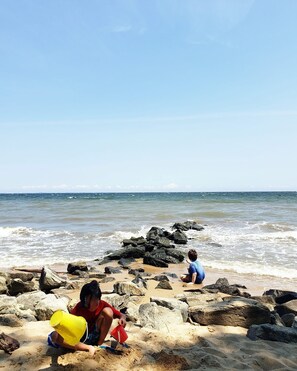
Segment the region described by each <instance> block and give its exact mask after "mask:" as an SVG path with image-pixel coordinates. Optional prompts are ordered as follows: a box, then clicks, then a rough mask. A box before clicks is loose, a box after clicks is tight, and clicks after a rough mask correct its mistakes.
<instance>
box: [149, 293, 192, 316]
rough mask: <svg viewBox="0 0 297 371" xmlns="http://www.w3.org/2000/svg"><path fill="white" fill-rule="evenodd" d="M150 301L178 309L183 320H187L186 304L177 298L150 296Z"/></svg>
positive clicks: (171, 308)
mask: <svg viewBox="0 0 297 371" xmlns="http://www.w3.org/2000/svg"><path fill="white" fill-rule="evenodd" d="M150 302H151V303H156V304H157V305H159V306H162V307H165V308H168V309H170V310H175V311H180V312H181V315H182V317H183V321H184V322H187V319H188V308H189V306H188V304H186V303H184V302H182V301H180V300H178V299H171V298H170V299H169V298H159V297H151V298H150Z"/></svg>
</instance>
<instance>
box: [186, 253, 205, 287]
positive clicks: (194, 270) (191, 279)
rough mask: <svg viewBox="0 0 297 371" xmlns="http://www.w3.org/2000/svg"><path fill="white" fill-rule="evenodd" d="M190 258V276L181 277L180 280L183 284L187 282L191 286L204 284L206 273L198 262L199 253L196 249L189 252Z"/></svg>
mask: <svg viewBox="0 0 297 371" xmlns="http://www.w3.org/2000/svg"><path fill="white" fill-rule="evenodd" d="M188 258H189V260H187V262H188V263H189V268H188V272H189V273H188V274H183V275H181V277H180V279H181V280H182V281H183V282H187V283H188V284H189V285H192V284H194V283H202V281H203V280H204V278H205V272H204V269H203V267H202V265H201V264H200V262H199V261H198V260H197V252H196V250H194V249H191V250H189V252H188Z"/></svg>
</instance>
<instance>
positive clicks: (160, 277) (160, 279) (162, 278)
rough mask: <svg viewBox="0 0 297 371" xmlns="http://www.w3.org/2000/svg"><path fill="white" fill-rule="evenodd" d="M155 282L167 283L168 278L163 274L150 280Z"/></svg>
mask: <svg viewBox="0 0 297 371" xmlns="http://www.w3.org/2000/svg"><path fill="white" fill-rule="evenodd" d="M152 279H153V280H155V281H169V278H168V277H167V276H166V275H165V274H159V275H158V276H155V277H153V278H152Z"/></svg>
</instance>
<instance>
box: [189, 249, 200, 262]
mask: <svg viewBox="0 0 297 371" xmlns="http://www.w3.org/2000/svg"><path fill="white" fill-rule="evenodd" d="M188 257H189V259H190V260H191V261H192V262H194V261H195V260H197V257H198V255H197V251H196V250H194V249H191V250H189V252H188Z"/></svg>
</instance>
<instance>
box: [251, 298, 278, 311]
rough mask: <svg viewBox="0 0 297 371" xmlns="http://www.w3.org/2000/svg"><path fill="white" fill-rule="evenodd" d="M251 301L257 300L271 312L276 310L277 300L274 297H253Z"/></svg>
mask: <svg viewBox="0 0 297 371" xmlns="http://www.w3.org/2000/svg"><path fill="white" fill-rule="evenodd" d="M251 299H254V300H257V301H258V302H259V303H262V304H264V305H266V307H267V308H269V309H270V310H271V311H273V310H274V307H275V300H274V297H273V296H270V295H263V296H251Z"/></svg>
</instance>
